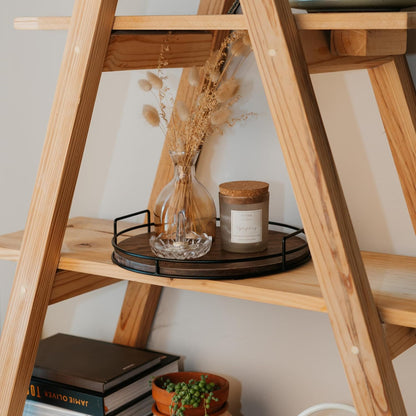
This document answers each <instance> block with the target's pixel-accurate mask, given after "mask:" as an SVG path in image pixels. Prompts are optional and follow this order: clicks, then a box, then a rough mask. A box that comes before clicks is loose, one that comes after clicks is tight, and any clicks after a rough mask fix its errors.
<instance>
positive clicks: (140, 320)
mask: <svg viewBox="0 0 416 416" xmlns="http://www.w3.org/2000/svg"><path fill="white" fill-rule="evenodd" d="M232 3H233V0H215V1H212V0H201V1H200V4H199V9H198V14H201V15H207V14H223V13H226V12H227V10H229V8H230V7H231V5H232ZM223 36H224V34H221V33H219V32H218V33H217V34H216V36H215V37H214V39H213V45H212V48H213V49H215V48H216V47H218V43H219V42H220V41H221V39H222V38H223ZM188 72H189V69H187V68H185V69H184V70H183V73H182V77H181V80H180V83H179V87H178V93H177V96H176V100H180V101H183V102H185V103H187V104H190V103H192V101H193V100H194V99H195V98H196V93H195V89H194V88H190V87H189V82H188ZM189 106H190V105H189ZM168 134H170V129H169V130H168ZM166 142H167V140H165V145H164V147H163V150H162V154H161V157H160V160H159V165H158V169H157V173H156V179H155V182H154V184H153V189H152V194H151V196H150V201H149V209H150V210H152V208H153V205H154V203H155V201H156V198H157V196H158V195H159V192H160V191H161V190H162V188H163V187H164V186H165V185H166V184H167V183H168V182H169V181H170V179H171V178H172V176H173V165H172V162H171V160H170V157H169V154H168V149H167V146H166ZM161 291H162V288H161V287H160V286H154V285H145V284H143V283H138V282H129V283H128V285H127V289H126V294H125V297H124V302H123V306H122V309H121V313H120V318H119V321H118V326H117V329H116V333H115V336H114V342H117V343H120V344H124V345H131V346H137V347H142V348H143V347H145V346H146V343H147V339H148V337H149V334H150V330H151V326H152V322H153V319H154V315H155V313H156V309H157V304H158V301H159V297H160V294H161Z"/></svg>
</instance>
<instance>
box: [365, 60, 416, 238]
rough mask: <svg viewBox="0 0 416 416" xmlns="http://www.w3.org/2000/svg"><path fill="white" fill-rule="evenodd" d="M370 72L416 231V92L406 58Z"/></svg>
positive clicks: (392, 61)
mask: <svg viewBox="0 0 416 416" xmlns="http://www.w3.org/2000/svg"><path fill="white" fill-rule="evenodd" d="M368 73H369V75H370V79H371V83H372V85H373V90H374V94H375V96H376V99H377V103H378V107H379V110H380V114H381V118H382V120H383V124H384V128H385V129H386V134H387V138H388V141H389V144H390V149H391V152H392V155H393V159H394V162H395V165H396V169H397V173H398V175H399V178H400V182H401V185H402V190H403V194H404V197H405V199H406V202H407V208H408V210H409V214H410V218H411V220H412V223H413V228H414V230H415V231H416V93H415V87H414V84H413V80H412V77H411V75H410V71H409V67H408V64H407V60H406V56H405V55H400V56H397V57H395V58H394V59H392V60H391V61H390V62H387V63H385V64H383V65H380V66H378V67H375V68H372V69H369V70H368Z"/></svg>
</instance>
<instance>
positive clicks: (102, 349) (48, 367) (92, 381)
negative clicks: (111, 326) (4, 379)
mask: <svg viewBox="0 0 416 416" xmlns="http://www.w3.org/2000/svg"><path fill="white" fill-rule="evenodd" d="M178 369H179V356H176V355H169V354H163V353H160V352H156V351H149V350H143V349H138V348H133V347H125V346H122V345H117V344H112V343H109V342H104V341H96V340H91V339H88V338H81V337H76V336H72V335H65V334H57V335H54V336H52V337H50V338H46V339H44V340H42V341H41V342H40V344H39V349H38V354H37V357H36V362H35V368H34V371H33V375H32V378H31V382H30V385H29V388H28V394H27V399H28V401H29V400H31V401H37V402H41V403H44V404H49V405H53V406H58V407H61V408H65V409H68V410H72V411H76V412H80V413H82V414H87V415H93V416H104V415H105V416H113V415H114V416H115V415H118V414H119V411H121V409H124V408H127V407H130V406H131V405H133V404H137V402H139V401H140V400H141V399H144V398H145V397H146V396H147V395H148V394H149V392H150V391H151V385H150V381H151V379H152V378H153V377H155V376H158V375H160V374H163V373H169V372H174V371H178ZM129 414H130V413H126V415H129ZM133 414H135V413H133ZM143 415H144V416H146V413H144V414H143ZM123 416H124V414H123Z"/></svg>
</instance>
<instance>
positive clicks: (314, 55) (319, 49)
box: [299, 30, 392, 74]
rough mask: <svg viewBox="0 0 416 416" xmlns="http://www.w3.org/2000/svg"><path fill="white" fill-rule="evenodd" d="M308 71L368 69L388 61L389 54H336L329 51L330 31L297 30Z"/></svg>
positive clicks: (311, 72) (314, 72)
mask: <svg viewBox="0 0 416 416" xmlns="http://www.w3.org/2000/svg"><path fill="white" fill-rule="evenodd" d="M299 35H300V39H301V42H302V48H303V52H304V54H305V59H306V63H307V64H308V68H309V73H310V74H317V73H322V72H337V71H349V70H355V69H368V68H373V67H375V66H379V65H382V64H383V63H386V62H390V61H391V59H392V57H390V56H381V57H380V56H376V57H373V56H338V55H334V54H333V53H332V52H331V47H330V32H328V31H323V30H315V31H308V30H301V31H299Z"/></svg>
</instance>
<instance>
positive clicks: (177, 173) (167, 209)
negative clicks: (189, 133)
mask: <svg viewBox="0 0 416 416" xmlns="http://www.w3.org/2000/svg"><path fill="white" fill-rule="evenodd" d="M169 153H170V156H171V158H172V161H173V164H174V168H175V170H174V177H173V179H172V181H171V182H169V183H168V184H167V185H166V186H165V187H164V188H163V189H162V191H161V192H160V194H159V196H158V198H157V200H156V203H155V207H154V210H153V214H154V223H155V235H154V236H152V237H151V238H150V241H149V243H150V246H151V248H152V251H153V252H154V253H155V254H156V255H157V256H159V257H163V258H170V259H179V260H184V259H194V258H198V257H201V256H203V255H204V254H206V253H208V251H209V250H210V248H211V244H212V240H213V239H214V238H215V227H216V219H215V217H216V210H215V204H214V201H213V199H212V197H211V195H210V194H209V192H208V191H207V190H206V188H205V187H204V186H203V185H202V184H201V183H200V182H199V181H198V180H197V179H196V176H195V163H196V161H197V159H198V155H199V152H194V153H193V154H189V153H187V152H175V151H171V152H169Z"/></svg>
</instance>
